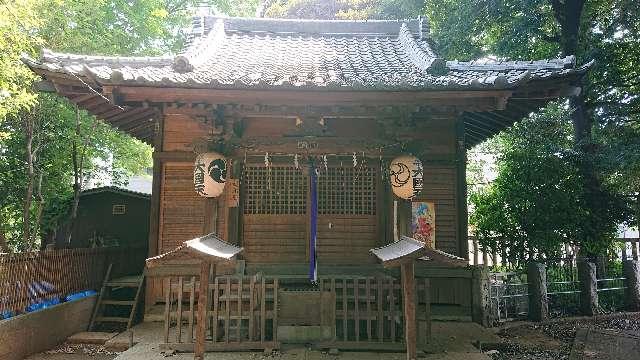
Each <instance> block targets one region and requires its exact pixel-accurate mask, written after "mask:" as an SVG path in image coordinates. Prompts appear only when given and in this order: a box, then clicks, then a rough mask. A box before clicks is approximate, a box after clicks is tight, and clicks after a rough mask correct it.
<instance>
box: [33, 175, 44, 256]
mask: <svg viewBox="0 0 640 360" xmlns="http://www.w3.org/2000/svg"><path fill="white" fill-rule="evenodd" d="M42 177H43V174H42V171H40V172H38V188H37V191H36V193H37V196H38V209H37V210H36V218H35V222H34V228H33V240H32V244H33V245H35V243H36V239H37V238H38V236H39V234H40V222H41V221H42V211H43V210H44V196H42ZM40 246H42V244H41V245H40Z"/></svg>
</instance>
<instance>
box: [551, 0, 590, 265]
mask: <svg viewBox="0 0 640 360" xmlns="http://www.w3.org/2000/svg"><path fill="white" fill-rule="evenodd" d="M550 1H551V5H552V7H553V11H554V16H555V18H556V20H557V21H558V23H559V24H560V29H561V30H560V44H561V47H562V52H563V55H565V56H570V55H578V51H579V42H578V41H579V37H580V25H581V21H582V13H583V10H584V4H585V0H564V1H562V0H550ZM575 86H579V87H582V88H584V83H583V80H582V79H580V80H579V81H578V82H577V83H576V84H575ZM569 104H570V106H571V108H572V109H573V113H572V114H571V122H572V125H573V135H574V147H575V149H576V151H577V152H578V154H579V155H580V156H579V159H578V163H577V166H578V172H579V174H580V177H581V179H582V197H583V200H584V203H585V206H586V207H587V208H588V209H589V210H590V211H589V215H588V216H587V218H585V219H584V222H585V226H584V229H586V232H585V233H583V234H582V236H583V238H582V239H579V240H580V242H581V243H583V244H585V243H586V244H597V243H598V242H599V241H600V234H598V232H597V230H595V229H597V228H598V227H597V226H595V225H596V224H597V223H598V222H599V221H600V219H599V213H600V212H599V211H598V208H599V206H600V195H601V194H602V184H601V182H600V179H599V178H598V174H597V173H596V169H595V166H594V159H595V155H596V154H595V152H596V149H595V146H594V144H593V135H592V128H593V124H594V122H593V121H594V120H593V117H592V116H590V115H589V114H588V111H587V106H586V103H585V97H584V92H583V91H581V92H580V93H579V94H578V95H576V96H573V97H571V98H570V99H569ZM591 229H593V230H591ZM583 249H585V250H587V251H589V252H590V253H589V254H585V255H588V256H596V255H598V254H596V253H593V251H592V250H591V249H590V247H589V246H587V247H583Z"/></svg>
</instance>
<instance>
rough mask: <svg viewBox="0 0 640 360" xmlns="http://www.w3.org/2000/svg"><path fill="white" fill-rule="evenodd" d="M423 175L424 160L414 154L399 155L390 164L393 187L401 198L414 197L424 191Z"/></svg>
mask: <svg viewBox="0 0 640 360" xmlns="http://www.w3.org/2000/svg"><path fill="white" fill-rule="evenodd" d="M422 177H423V169H422V162H421V161H420V159H418V158H417V157H415V156H413V155H402V156H398V157H397V158H395V159H393V160H392V161H391V164H390V165H389V178H390V181H391V188H392V189H393V193H394V194H396V196H398V197H399V198H401V199H405V200H410V199H413V198H414V197H415V196H416V195H418V194H419V193H420V192H421V191H422V186H423V178H422Z"/></svg>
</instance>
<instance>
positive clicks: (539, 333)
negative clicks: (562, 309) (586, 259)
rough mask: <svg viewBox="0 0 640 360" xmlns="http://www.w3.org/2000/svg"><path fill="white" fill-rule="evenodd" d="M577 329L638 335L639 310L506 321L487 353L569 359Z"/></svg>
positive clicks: (520, 359) (497, 357) (516, 359)
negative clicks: (496, 342)
mask: <svg viewBox="0 0 640 360" xmlns="http://www.w3.org/2000/svg"><path fill="white" fill-rule="evenodd" d="M580 328H583V329H588V328H592V329H598V330H610V331H623V332H632V333H636V334H640V313H620V314H613V315H601V316H597V317H594V318H589V317H576V318H563V319H554V320H551V321H548V322H544V323H539V324H536V323H529V322H525V323H511V324H507V325H505V326H503V327H501V328H499V329H498V331H497V335H498V336H500V338H501V339H502V343H501V344H492V345H489V346H490V347H492V348H493V349H491V350H489V351H488V352H486V354H488V355H490V356H491V358H492V359H493V360H507V359H509V360H529V359H532V360H533V359H536V360H568V359H569V355H570V353H571V346H572V345H573V341H574V339H575V337H576V331H577V329H580ZM483 350H484V349H483ZM485 351H486V350H485ZM594 360H596V359H595V358H594Z"/></svg>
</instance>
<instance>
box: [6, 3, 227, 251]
mask: <svg viewBox="0 0 640 360" xmlns="http://www.w3.org/2000/svg"><path fill="white" fill-rule="evenodd" d="M196 3H197V2H196V1H192V0H140V1H133V2H131V1H120V0H116V1H112V0H109V1H107V0H93V1H89V0H73V1H58V0H17V1H12V2H9V1H7V0H0V9H2V11H0V32H1V33H2V37H0V251H2V250H7V246H6V244H8V245H10V247H11V248H13V249H16V250H25V249H26V250H28V249H34V248H35V247H37V245H38V243H39V242H40V237H41V234H42V233H43V232H44V231H46V230H47V229H50V228H52V227H55V226H56V224H57V222H58V221H59V220H60V217H61V216H64V214H65V213H66V212H67V207H68V205H64V204H68V201H69V197H70V196H71V195H72V193H73V192H74V189H73V186H72V184H73V178H74V171H73V159H74V157H75V158H78V155H79V154H81V153H84V154H85V156H86V161H83V162H82V168H81V169H77V171H76V172H75V174H76V175H77V174H78V173H84V174H87V176H92V174H94V173H95V172H96V170H97V169H96V166H97V164H98V162H99V160H100V159H106V158H107V157H109V158H110V157H113V171H114V173H115V174H116V175H118V176H119V179H121V178H123V176H124V175H126V174H135V173H140V172H141V171H142V170H143V169H144V168H146V167H148V166H150V164H151V161H150V148H149V147H148V146H147V145H145V144H142V143H141V142H139V141H137V140H135V139H132V138H131V137H129V136H128V135H126V134H123V133H121V132H118V131H116V130H115V129H113V128H111V127H109V126H107V125H106V124H103V123H101V122H96V119H95V118H94V117H93V116H90V115H88V114H86V113H84V112H81V113H80V117H79V122H78V124H79V127H76V112H75V108H74V106H73V105H72V104H70V103H69V102H67V101H66V100H65V99H62V98H60V97H58V96H56V95H50V94H38V93H36V92H34V91H33V90H32V89H33V86H32V85H33V82H34V81H35V80H36V79H37V77H36V76H35V75H34V74H33V73H32V72H31V71H30V70H29V69H28V68H27V67H26V66H24V65H23V64H22V63H21V62H20V57H21V55H22V53H27V54H29V55H30V56H34V57H37V53H38V51H39V49H40V48H41V47H48V48H51V49H53V50H54V51H62V52H78V53H87V54H103V55H156V54H159V53H167V52H169V53H170V52H175V51H177V50H178V49H180V48H181V47H182V46H183V43H184V37H183V36H182V31H181V30H182V29H184V28H185V27H186V26H187V25H188V24H189V22H190V16H191V13H192V11H193V9H194V6H195V5H196ZM212 3H213V1H212ZM227 3H229V2H227ZM232 3H233V2H232ZM74 144H75V145H76V146H75V147H74V146H73V145H74ZM82 144H86V145H85V146H83V145H82ZM82 148H85V149H82ZM117 179H118V178H117ZM117 179H116V180H117ZM51 212H53V213H51ZM41 218H42V219H43V220H42V221H40V219H41ZM41 225H42V226H41Z"/></svg>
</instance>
